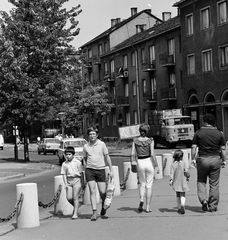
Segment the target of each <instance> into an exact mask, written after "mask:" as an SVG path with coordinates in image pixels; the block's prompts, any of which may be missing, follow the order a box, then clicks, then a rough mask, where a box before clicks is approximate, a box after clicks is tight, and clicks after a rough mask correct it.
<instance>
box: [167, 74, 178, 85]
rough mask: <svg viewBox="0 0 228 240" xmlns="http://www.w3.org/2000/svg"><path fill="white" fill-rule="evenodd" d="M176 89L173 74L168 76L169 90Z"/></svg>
mask: <svg viewBox="0 0 228 240" xmlns="http://www.w3.org/2000/svg"><path fill="white" fill-rule="evenodd" d="M175 87H176V75H175V73H170V74H169V88H175Z"/></svg>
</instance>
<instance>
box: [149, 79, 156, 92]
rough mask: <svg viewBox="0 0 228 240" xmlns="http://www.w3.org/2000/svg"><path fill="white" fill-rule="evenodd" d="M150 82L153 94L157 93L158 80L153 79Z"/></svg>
mask: <svg viewBox="0 0 228 240" xmlns="http://www.w3.org/2000/svg"><path fill="white" fill-rule="evenodd" d="M150 81H151V92H152V94H153V93H154V92H156V91H157V87H156V78H152V79H151V80H150Z"/></svg>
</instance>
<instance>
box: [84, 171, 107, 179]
mask: <svg viewBox="0 0 228 240" xmlns="http://www.w3.org/2000/svg"><path fill="white" fill-rule="evenodd" d="M85 176H86V181H87V182H89V181H95V182H105V180H106V176H105V169H92V168H86V170H85Z"/></svg>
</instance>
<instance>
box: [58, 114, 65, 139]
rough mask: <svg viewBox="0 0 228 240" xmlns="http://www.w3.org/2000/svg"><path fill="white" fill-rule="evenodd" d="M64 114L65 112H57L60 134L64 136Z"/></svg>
mask: <svg viewBox="0 0 228 240" xmlns="http://www.w3.org/2000/svg"><path fill="white" fill-rule="evenodd" d="M64 116H65V112H60V113H58V118H59V119H60V120H61V127H62V135H63V137H64V124H63V119H64Z"/></svg>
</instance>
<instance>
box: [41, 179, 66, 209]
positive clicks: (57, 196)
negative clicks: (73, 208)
mask: <svg viewBox="0 0 228 240" xmlns="http://www.w3.org/2000/svg"><path fill="white" fill-rule="evenodd" d="M61 191H62V184H60V185H59V187H58V190H57V192H56V194H55V196H54V198H53V200H52V201H51V202H49V203H48V204H43V203H42V202H41V201H38V205H39V207H43V208H48V207H51V206H52V205H53V204H54V203H55V202H56V201H57V200H58V199H59V196H60V193H61Z"/></svg>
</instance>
